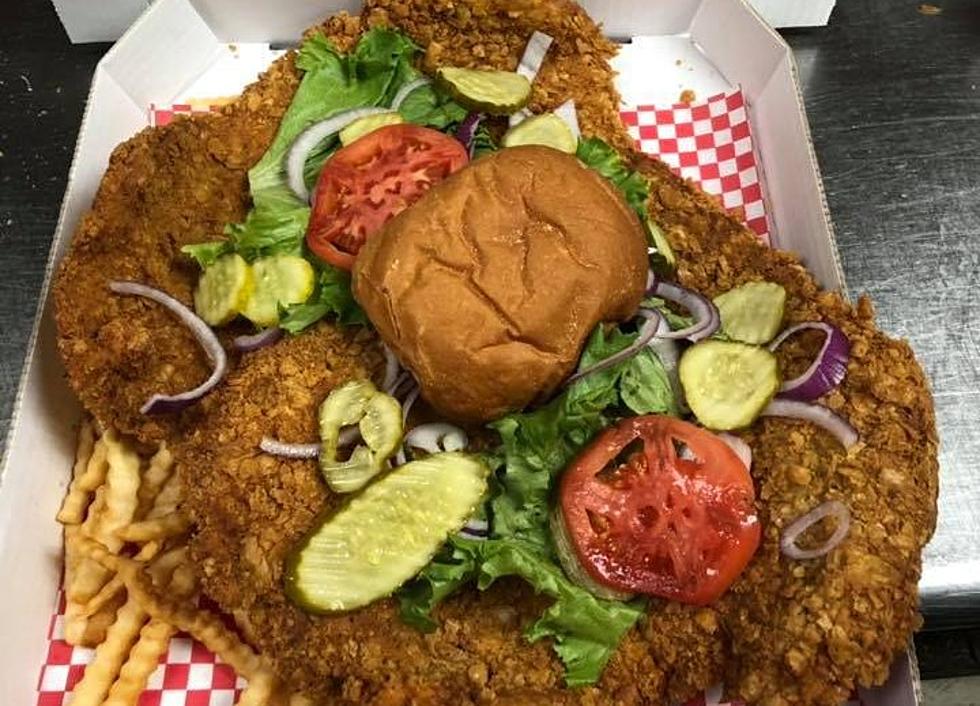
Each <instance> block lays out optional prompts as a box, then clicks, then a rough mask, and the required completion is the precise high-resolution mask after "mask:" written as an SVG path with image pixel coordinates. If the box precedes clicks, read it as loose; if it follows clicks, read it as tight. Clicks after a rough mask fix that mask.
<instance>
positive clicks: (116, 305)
mask: <svg viewBox="0 0 980 706" xmlns="http://www.w3.org/2000/svg"><path fill="white" fill-rule="evenodd" d="M296 83H297V75H296V71H295V69H294V67H293V65H292V58H291V57H288V58H286V59H284V60H282V61H279V62H277V63H276V64H275V65H273V67H272V68H271V69H270V70H269V71H268V72H267V74H266V75H265V76H264V77H263V79H262V80H261V81H259V82H258V83H256V84H254V85H253V86H252V87H250V88H249V89H248V90H246V91H245V92H244V93H243V94H242V96H241V97H240V98H238V99H237V100H236V101H234V102H233V103H232V104H231V105H229V106H226V107H225V108H223V109H222V110H221V111H220V112H219V113H216V114H212V115H199V116H194V117H193V118H192V119H188V118H180V119H177V120H176V121H175V122H173V123H172V124H170V125H167V126H165V127H159V128H149V129H146V130H143V131H142V132H140V133H139V134H138V135H136V136H135V137H133V138H132V139H130V140H128V141H127V142H124V143H123V144H121V145H120V146H119V147H117V148H116V150H115V151H114V152H113V154H112V157H111V159H110V161H109V166H108V169H107V170H106V174H105V177H104V178H103V180H102V183H101V185H100V186H99V190H98V193H97V194H96V197H95V201H94V203H93V204H92V208H91V210H90V211H89V213H88V214H87V215H86V216H85V218H84V219H83V220H82V223H81V225H80V226H79V228H78V230H77V232H76V233H75V235H74V238H73V239H72V242H71V246H70V247H69V249H68V252H67V254H66V255H65V258H64V260H63V261H62V263H61V266H60V268H59V270H58V274H57V277H56V279H55V282H54V302H55V318H56V322H57V328H58V348H59V351H60V353H61V357H62V360H63V361H64V363H65V368H66V370H67V372H68V380H69V382H70V384H71V386H72V388H73V389H74V390H75V393H76V394H77V395H78V397H79V398H80V399H81V401H82V403H83V404H84V405H85V407H86V408H87V409H88V410H89V412H91V413H92V414H93V415H94V416H95V418H96V419H98V420H99V421H100V422H101V423H102V424H104V425H106V426H107V427H111V428H115V429H118V430H119V431H121V432H123V433H126V434H130V435H133V436H135V437H137V438H138V439H140V440H141V441H144V442H156V441H160V440H162V439H165V438H167V437H168V436H169V435H170V434H171V433H173V431H174V429H175V428H176V425H177V423H178V421H179V420H178V419H177V418H176V417H173V416H147V415H144V414H141V413H140V412H139V409H140V407H141V406H142V405H143V403H144V402H146V400H147V399H148V398H149V397H150V396H151V395H152V394H153V393H155V392H164V393H174V392H180V391H182V390H186V389H189V388H192V387H194V386H196V385H198V384H199V383H200V382H202V381H203V380H204V379H206V378H207V377H208V375H209V374H210V369H211V368H210V365H209V363H208V360H207V358H206V357H205V355H204V353H203V351H202V350H201V348H200V346H198V345H197V344H196V343H195V342H194V339H193V337H192V336H191V334H190V333H189V332H188V331H187V329H186V328H185V327H184V326H182V325H181V324H180V323H178V322H177V320H176V319H175V318H174V317H173V316H172V315H171V314H169V313H167V312H166V311H165V310H164V309H163V308H161V307H160V306H158V305H156V304H152V303H149V302H146V301H145V300H142V299H138V298H133V297H121V296H118V295H115V294H113V293H111V292H110V291H109V289H108V283H109V281H110V280H113V279H129V280H134V281H137V282H141V283H144V284H149V285H153V286H156V287H159V288H161V289H163V290H164V291H166V292H168V293H169V294H171V295H172V296H174V297H176V298H177V299H179V300H181V301H182V302H184V303H185V304H190V303H191V298H192V292H193V289H194V284H195V283H196V282H197V277H198V267H197V265H196V264H195V263H194V262H193V261H192V260H191V259H190V258H189V257H187V256H186V255H183V254H181V252H180V248H181V246H183V245H187V244H190V243H198V242H202V241H207V240H215V239H219V238H221V237H223V236H222V231H223V228H224V226H225V224H227V223H229V222H235V221H240V220H242V219H243V218H244V217H245V213H246V211H247V209H248V205H249V194H248V180H247V170H248V168H249V167H250V166H252V164H254V163H255V162H256V161H257V160H258V159H259V157H260V156H261V155H262V153H263V152H264V151H265V149H266V147H267V146H268V144H269V142H270V141H271V140H272V137H273V136H274V135H275V132H276V130H277V129H278V127H279V119H280V117H281V116H282V113H283V112H284V111H285V109H286V107H287V106H288V105H289V101H290V100H291V99H292V95H293V92H294V91H295V86H296Z"/></svg>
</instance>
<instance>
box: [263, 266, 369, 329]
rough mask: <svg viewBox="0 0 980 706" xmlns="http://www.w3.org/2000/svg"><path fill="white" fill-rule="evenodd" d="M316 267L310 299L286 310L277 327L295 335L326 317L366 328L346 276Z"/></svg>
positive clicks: (336, 271)
mask: <svg viewBox="0 0 980 706" xmlns="http://www.w3.org/2000/svg"><path fill="white" fill-rule="evenodd" d="M319 266H320V272H319V275H318V277H317V285H316V288H315V289H314V291H313V295H312V296H311V297H310V298H309V300H307V301H306V302H305V303H303V304H294V305H293V306H291V307H289V308H288V309H287V310H286V315H285V316H284V317H283V318H282V320H280V322H279V327H280V328H282V329H284V330H286V331H288V332H289V333H293V334H295V333H299V332H301V331H303V330H305V329H307V328H309V327H310V326H312V325H313V324H315V323H316V322H317V321H319V320H320V319H322V318H323V317H325V316H330V315H332V316H335V317H336V319H337V321H338V323H341V324H345V325H352V324H366V323H367V315H366V314H365V313H364V310H363V309H361V307H360V306H359V305H358V303H357V301H356V300H355V299H354V295H353V293H352V292H351V288H350V273H349V272H346V271H345V270H341V269H339V268H336V267H333V266H331V265H327V264H325V263H320V265H319Z"/></svg>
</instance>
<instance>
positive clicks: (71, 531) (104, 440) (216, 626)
mask: <svg viewBox="0 0 980 706" xmlns="http://www.w3.org/2000/svg"><path fill="white" fill-rule="evenodd" d="M180 498H181V486H180V478H179V476H178V475H177V474H176V473H174V463H173V456H172V454H171V453H170V451H169V450H168V449H167V447H166V445H165V444H162V445H161V446H160V447H159V449H158V450H157V451H156V453H154V454H153V455H152V456H151V457H149V458H143V457H141V456H140V454H139V453H137V451H136V450H135V448H134V447H133V446H132V445H131V444H129V443H127V442H126V441H125V440H124V439H122V438H120V437H119V435H117V434H116V433H115V432H114V431H112V430H105V431H103V432H101V433H99V431H98V430H97V429H96V427H95V425H94V424H92V423H91V422H84V423H83V424H82V426H81V428H80V430H79V436H78V450H77V453H76V457H75V465H74V469H73V474H72V481H71V485H70V486H69V489H68V495H67V496H66V497H65V501H64V503H63V505H62V507H61V511H60V512H59V513H58V521H59V522H60V523H62V524H63V525H64V527H65V597H66V608H65V639H66V641H67V642H68V643H69V644H71V645H75V646H84V647H93V648H95V654H94V656H93V658H92V661H91V662H90V663H89V665H88V666H87V667H86V668H85V674H84V676H83V677H82V679H81V681H79V682H78V684H76V685H75V688H74V691H73V695H72V700H71V704H72V706H99V705H103V706H132V705H135V704H136V703H137V701H138V700H139V697H140V694H142V693H143V691H144V689H145V688H146V684H147V680H148V679H149V678H150V675H152V673H153V671H154V670H155V669H156V668H157V667H158V665H159V663H160V659H161V657H162V656H163V655H164V654H166V652H167V648H168V646H169V643H170V638H171V637H173V636H174V635H175V634H176V633H178V632H185V633H188V634H189V635H190V636H191V637H193V638H194V639H196V640H198V641H199V642H201V643H202V644H203V645H204V646H205V647H207V648H208V649H209V650H211V651H212V652H214V653H215V654H216V655H218V657H219V658H221V659H222V660H223V661H224V662H226V663H228V664H230V665H231V666H232V667H233V668H234V669H235V671H236V672H237V673H238V674H239V675H240V676H242V677H243V678H245V679H246V680H247V681H248V686H247V687H246V689H245V690H244V691H243V692H242V695H241V697H240V698H239V700H238V704H239V705H240V706H280V705H282V706H287V705H288V706H305V705H308V704H310V703H311V702H310V701H309V700H308V699H306V698H305V697H303V696H301V695H299V694H295V693H289V692H288V690H287V689H286V688H285V686H284V685H283V684H281V683H280V682H279V680H278V679H277V678H276V676H275V674H274V673H273V672H272V670H271V669H270V668H269V665H268V664H267V662H266V660H264V659H263V658H262V657H261V656H260V655H258V654H257V653H256V652H255V651H254V650H253V649H252V648H251V647H250V646H249V645H247V644H245V643H244V642H243V641H242V640H241V639H240V638H239V637H238V635H237V634H235V632H234V631H232V630H229V629H228V628H227V627H226V626H225V624H224V622H223V621H222V620H221V619H220V618H219V616H217V615H215V614H214V613H211V612H209V611H206V610H203V609H201V608H200V607H198V597H199V596H198V579H197V574H196V572H195V569H194V566H193V564H192V563H191V561H190V557H189V550H188V545H187V537H188V532H189V530H190V521H189V519H188V518H187V516H186V515H185V514H184V513H183V512H182V511H181V509H180Z"/></svg>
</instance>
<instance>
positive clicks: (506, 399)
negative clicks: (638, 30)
mask: <svg viewBox="0 0 980 706" xmlns="http://www.w3.org/2000/svg"><path fill="white" fill-rule="evenodd" d="M646 247H647V245H646V233H645V231H644V228H643V226H642V224H641V223H640V221H639V219H638V218H637V216H636V214H635V213H634V212H633V210H632V209H631V208H630V207H629V206H628V205H627V204H626V202H625V201H624V200H623V198H622V196H620V194H619V192H618V191H617V190H616V189H615V188H614V187H613V186H612V185H611V184H609V183H608V182H607V181H606V180H605V179H604V178H602V177H601V176H599V175H598V174H596V173H595V172H593V171H592V170H590V169H588V168H587V167H585V166H583V165H582V164H581V163H580V162H579V161H578V160H577V159H576V158H575V157H573V156H570V155H567V154H564V153H562V152H559V151H557V150H553V149H550V148H547V147H539V146H527V147H514V148H509V149H505V150H502V151H500V152H498V153H496V154H494V155H492V156H488V157H485V158H482V159H480V160H479V161H476V162H474V163H472V164H471V165H470V166H468V167H466V168H464V169H462V170H461V171H459V172H457V173H456V174H454V175H452V176H451V177H449V178H448V179H446V180H445V181H443V182H441V183H439V184H437V185H435V186H434V187H432V189H430V190H429V191H428V192H427V193H426V194H425V195H424V196H423V197H422V198H421V199H420V200H419V201H418V202H417V203H416V204H415V205H414V206H412V207H411V208H409V209H407V210H406V211H404V212H402V213H401V214H399V215H398V216H396V217H395V218H394V219H392V220H391V221H389V222H388V224H387V225H386V226H385V227H384V228H383V229H382V230H381V231H379V232H378V233H376V234H375V235H374V236H372V237H371V238H370V239H369V240H368V241H367V243H366V244H365V246H364V247H363V248H362V250H361V252H360V254H359V255H358V258H357V261H356V263H355V267H354V295H355V297H356V298H357V300H358V301H359V302H360V304H361V306H363V307H364V310H365V311H366V312H367V315H368V317H369V318H370V319H371V322H372V323H373V324H374V325H375V327H376V328H377V330H378V332H379V334H380V335H381V338H382V339H383V340H384V341H385V343H387V344H388V346H389V347H390V348H391V349H392V350H393V351H394V353H395V354H396V355H397V356H398V358H399V359H400V360H401V361H402V363H403V364H404V365H405V366H406V367H408V368H409V369H410V370H411V371H412V372H413V373H414V374H415V377H416V378H417V379H418V381H419V385H420V386H421V390H422V396H423V397H424V398H425V399H426V400H427V401H428V402H429V404H431V405H432V406H433V407H434V408H435V409H436V410H437V411H438V412H440V413H442V414H444V415H445V416H447V417H449V418H451V419H455V420H459V421H471V422H479V421H487V420H491V419H496V418H498V417H500V416H502V415H504V414H506V413H508V412H510V411H513V410H517V409H521V408H523V407H525V406H527V405H528V404H530V403H533V402H535V401H539V400H542V399H544V398H546V397H547V396H548V395H550V394H551V393H552V392H553V391H554V390H555V389H556V388H557V387H558V386H559V385H560V384H561V382H562V380H564V379H565V378H566V376H568V375H569V373H570V372H571V371H572V370H573V369H574V368H575V365H576V362H577V361H578V358H579V355H580V353H581V351H582V347H583V345H584V343H585V340H586V338H587V337H588V336H589V333H590V332H591V331H592V330H593V329H594V328H595V326H596V325H597V324H599V323H600V322H603V321H619V320H623V319H626V318H628V317H630V316H632V315H633V314H634V313H635V311H636V309H637V307H638V306H639V304H640V300H641V299H642V296H643V291H644V286H645V282H646V275H647V256H646V252H647V250H646Z"/></svg>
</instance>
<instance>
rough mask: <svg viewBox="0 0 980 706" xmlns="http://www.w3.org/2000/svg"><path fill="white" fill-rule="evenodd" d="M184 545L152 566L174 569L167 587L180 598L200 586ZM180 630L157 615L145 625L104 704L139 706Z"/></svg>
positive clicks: (104, 705) (162, 569) (159, 569)
mask: <svg viewBox="0 0 980 706" xmlns="http://www.w3.org/2000/svg"><path fill="white" fill-rule="evenodd" d="M182 549H184V551H179V550H178V551H171V552H168V553H167V554H164V555H163V556H161V557H160V558H159V560H158V561H157V562H155V566H154V567H152V569H151V571H152V570H153V569H156V570H158V571H166V570H168V569H172V570H173V574H172V575H171V577H170V585H169V586H168V589H167V590H168V592H169V593H170V594H171V595H174V596H177V597H179V598H185V597H187V596H190V595H192V594H193V593H194V590H195V588H196V587H197V580H196V576H195V575H194V572H193V570H192V569H191V568H190V566H188V565H187V563H186V561H187V552H186V547H184V548H182ZM117 575H118V574H117ZM176 633H177V630H176V628H174V627H173V626H172V625H170V624H169V623H167V622H166V621H164V620H160V619H159V618H153V619H151V620H150V622H148V623H147V624H146V625H144V626H143V629H142V630H141V631H140V636H139V639H138V640H137V641H136V644H135V645H134V646H133V649H132V650H130V652H129V659H127V660H126V663H125V664H124V665H123V666H122V669H120V670H119V678H118V679H117V680H116V682H115V683H114V684H113V685H112V688H110V689H109V697H108V698H107V699H106V700H105V702H104V703H103V705H102V706H135V704H136V703H137V702H138V701H139V697H140V694H141V693H143V690H144V689H145V688H146V682H147V680H148V679H149V678H150V675H151V674H153V670H154V669H156V668H157V665H158V664H159V663H160V658H161V657H162V656H163V655H164V654H165V653H166V651H167V646H168V645H169V643H170V638H171V637H173V636H174V635H175V634H176Z"/></svg>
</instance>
